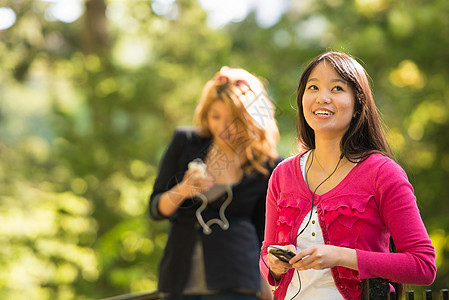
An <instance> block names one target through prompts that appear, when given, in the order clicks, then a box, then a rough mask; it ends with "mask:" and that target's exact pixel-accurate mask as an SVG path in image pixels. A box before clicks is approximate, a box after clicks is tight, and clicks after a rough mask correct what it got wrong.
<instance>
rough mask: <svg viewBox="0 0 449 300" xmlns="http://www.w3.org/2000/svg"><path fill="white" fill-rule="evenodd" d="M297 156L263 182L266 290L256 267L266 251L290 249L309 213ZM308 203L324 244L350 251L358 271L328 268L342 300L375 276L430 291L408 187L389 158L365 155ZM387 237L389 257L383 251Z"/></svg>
mask: <svg viewBox="0 0 449 300" xmlns="http://www.w3.org/2000/svg"><path fill="white" fill-rule="evenodd" d="M301 155H302V154H299V155H296V156H293V157H290V158H288V159H286V160H284V161H283V162H282V163H280V164H279V165H278V166H277V168H276V169H275V170H274V172H273V174H272V176H271V178H270V183H269V187H268V194H267V210H266V224H265V240H264V242H263V245H262V249H263V255H262V257H261V260H260V263H259V265H260V269H261V272H262V275H263V276H264V277H265V278H267V279H268V280H269V282H270V283H271V284H272V285H274V280H273V278H272V277H271V275H270V274H269V270H268V268H267V267H266V265H265V263H264V261H265V262H266V261H267V257H266V255H267V249H266V246H269V245H274V244H278V245H288V244H292V242H293V239H294V238H295V236H296V234H297V233H298V229H299V228H298V227H299V226H300V224H301V222H302V220H303V219H304V217H305V216H306V215H307V214H308V213H309V211H310V209H311V196H310V192H309V190H308V188H307V185H306V183H305V181H304V178H303V174H302V172H301V169H300V163H299V161H300V157H301ZM314 205H316V206H317V211H318V217H319V223H320V227H321V230H322V232H323V237H324V242H325V243H326V244H330V245H335V246H342V247H349V248H354V249H356V251H357V260H358V268H359V270H358V271H355V270H351V269H348V268H344V267H334V268H332V269H331V271H332V276H333V278H334V281H335V284H336V286H337V288H338V290H339V291H340V293H341V294H342V295H343V297H344V298H345V299H360V282H361V279H365V278H375V277H381V278H387V279H390V280H392V281H395V282H399V283H404V284H416V285H430V284H431V283H432V282H433V280H434V279H435V274H436V266H435V249H434V247H433V246H432V242H431V240H430V239H429V236H428V234H427V231H426V228H425V227H424V224H423V222H422V219H421V216H420V214H419V210H418V207H417V205H416V198H415V196H414V193H413V188H412V186H411V184H410V183H409V181H408V179H407V175H406V174H405V172H404V171H403V170H402V168H401V167H400V166H399V165H398V164H397V163H395V162H394V161H393V160H391V159H390V158H387V157H385V156H383V155H380V154H372V155H371V156H369V157H368V158H367V159H366V160H365V161H364V162H362V163H359V164H357V165H356V166H355V167H354V168H353V169H352V170H351V171H350V172H349V174H348V175H347V176H346V177H345V178H344V179H343V180H342V181H341V182H340V183H339V184H338V185H337V186H336V187H335V188H333V189H332V190H330V191H329V192H327V193H325V194H323V195H315V200H314ZM390 233H391V236H392V237H393V240H394V242H395V245H396V249H397V253H390V252H389V247H388V245H389V237H390ZM262 260H264V261H262ZM293 272H294V269H290V270H289V271H288V272H287V273H286V274H285V275H284V276H283V277H282V279H281V280H280V282H278V283H277V284H278V289H277V291H276V299H284V297H285V294H286V291H287V287H288V285H289V284H290V281H291V279H292V277H293Z"/></svg>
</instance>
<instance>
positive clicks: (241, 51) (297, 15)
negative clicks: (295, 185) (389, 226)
mask: <svg viewBox="0 0 449 300" xmlns="http://www.w3.org/2000/svg"><path fill="white" fill-rule="evenodd" d="M83 3H84V8H83V9H84V14H83V15H82V17H81V18H80V19H78V20H77V21H75V22H73V23H63V22H58V21H55V20H54V19H52V18H51V16H50V14H49V8H50V7H51V5H54V3H52V2H48V1H31V0H21V1H13V2H6V4H5V3H4V2H2V1H1V0H0V6H8V7H11V8H12V9H13V10H14V11H15V13H16V16H17V20H16V23H15V25H14V26H12V27H11V28H9V29H6V30H3V31H0V41H1V43H0V65H1V66H2V72H0V101H1V102H0V153H1V157H2V159H1V160H0V184H1V186H0V190H1V192H0V221H1V222H0V223H1V224H2V225H1V226H0V294H1V295H2V296H4V297H6V298H12V299H75V298H76V299H98V298H101V297H107V296H112V295H117V294H122V293H127V292H137V291H143V290H147V291H151V290H154V289H155V288H156V281H157V265H158V262H159V258H160V256H161V251H162V249H163V247H164V245H165V239H166V233H165V230H166V223H164V222H159V223H155V222H152V221H151V220H149V218H148V216H147V197H148V195H149V193H150V192H151V186H152V183H153V180H154V177H155V173H156V170H157V165H158V161H159V159H160V157H161V154H162V153H163V151H164V149H165V147H166V145H167V143H168V140H169V138H170V136H171V135H172V132H173V130H174V128H175V127H176V126H179V125H189V124H191V116H192V114H193V110H194V107H195V105H196V102H197V100H198V98H199V95H200V93H201V89H202V86H203V84H204V83H205V82H206V80H207V79H208V78H210V77H211V76H212V75H213V74H214V73H215V72H217V71H218V70H219V68H220V67H221V66H222V65H230V66H239V67H243V68H246V69H248V70H250V71H252V72H254V73H255V74H257V75H260V76H262V77H264V78H265V79H266V81H267V83H268V84H269V85H268V86H269V94H270V96H271V97H272V98H273V99H274V100H275V103H276V106H277V112H278V113H277V117H278V122H279V127H280V130H281V135H282V138H281V142H280V144H279V150H280V152H281V154H282V155H284V156H288V155H290V154H291V153H294V152H295V151H297V150H296V145H295V107H296V95H295V92H296V85H297V82H298V79H299V76H300V74H301V71H302V69H303V67H305V65H306V64H307V62H308V61H309V60H310V59H311V58H312V57H314V56H315V55H316V54H317V53H319V52H322V51H324V50H326V49H335V50H343V51H347V52H349V53H351V54H353V55H355V56H356V57H360V58H361V59H362V60H363V62H364V64H365V65H366V68H367V70H368V72H369V73H370V75H371V77H372V79H373V86H374V92H375V99H376V101H377V103H378V105H379V107H380V109H381V111H382V112H383V116H384V118H385V121H386V123H387V125H388V133H389V139H390V141H391V143H392V145H393V148H394V151H395V154H396V155H397V158H398V160H399V162H400V163H401V164H402V165H403V166H404V168H405V169H406V171H407V173H408V175H409V177H410V180H411V181H412V183H413V185H414V187H415V192H416V195H417V198H418V201H419V205H420V208H421V212H422V216H423V218H424V220H425V223H426V224H427V226H428V229H429V232H430V234H431V238H432V240H433V243H434V245H435V246H436V249H437V253H438V258H437V263H438V268H439V271H438V274H437V279H436V281H435V283H434V285H433V286H432V287H431V288H433V289H434V290H437V289H440V288H443V287H446V288H447V287H448V286H447V283H448V282H449V262H448V260H447V257H448V255H449V253H448V251H449V238H448V234H447V231H448V229H449V221H448V220H447V217H446V216H447V214H448V211H449V204H448V203H449V202H447V201H445V200H446V199H448V198H449V192H448V190H447V189H446V188H445V183H446V182H447V179H446V178H447V175H448V172H449V153H448V151H447V149H448V147H449V146H448V145H447V143H448V142H447V139H445V138H444V137H445V136H446V132H447V130H448V126H449V120H448V117H447V115H448V114H447V112H448V105H449V102H448V100H447V99H449V97H448V96H449V95H448V92H447V89H446V85H447V83H448V79H449V74H448V66H447V64H448V63H447V62H448V61H449V60H448V57H447V56H448V53H447V50H446V49H447V46H448V43H449V34H448V30H449V26H448V25H449V24H448V22H449V21H448V19H447V18H446V17H445V16H446V15H447V13H448V10H449V2H447V1H445V0H436V1H434V2H432V4H428V3H423V2H422V1H412V2H410V1H408V2H404V1H396V2H390V1H385V0H375V1H361V0H355V1H349V0H319V1H292V2H291V4H290V10H289V11H288V12H287V13H286V14H285V15H284V16H283V17H282V18H281V19H280V21H279V22H278V23H277V24H275V25H273V26H271V27H269V28H261V27H259V25H258V24H257V22H256V16H255V14H254V13H252V14H250V15H249V16H248V17H247V18H246V19H245V20H243V21H242V22H240V23H230V24H228V25H227V26H226V27H224V28H221V29H211V28H210V27H208V26H207V25H206V17H207V15H206V13H205V12H204V11H203V9H202V8H201V6H200V5H199V4H198V3H197V2H196V1H194V0H184V1H157V0H154V1H151V2H149V1H143V0H137V1H130V2H129V1H119V0H109V1H106V2H104V1H103V0H86V1H84V2H83ZM435 41H438V42H437V43H436V42H435ZM24 287H26V288H24ZM412 288H415V289H417V291H418V290H420V289H421V290H422V288H418V287H412Z"/></svg>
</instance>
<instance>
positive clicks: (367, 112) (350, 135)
mask: <svg viewBox="0 0 449 300" xmlns="http://www.w3.org/2000/svg"><path fill="white" fill-rule="evenodd" d="M321 61H326V62H328V63H329V64H330V65H331V66H332V67H333V68H334V69H335V71H336V72H337V73H338V75H340V77H341V78H343V79H344V80H345V81H346V82H348V84H350V85H351V86H352V88H353V89H354V93H355V107H354V111H355V114H354V117H353V118H352V120H351V123H350V125H349V128H348V130H347V131H346V133H345V134H344V135H343V138H342V139H341V144H340V147H341V151H342V153H344V155H345V156H346V158H347V159H348V160H350V161H353V162H355V161H356V160H362V161H363V160H364V159H366V158H367V157H368V156H369V155H370V154H372V153H381V154H383V155H385V156H388V157H390V158H393V154H392V153H391V149H390V146H389V144H388V141H387V139H386V137H385V131H384V129H383V124H382V120H381V118H380V114H379V112H378V110H377V107H376V104H375V103H374V98H373V95H372V91H371V86H370V82H369V76H368V74H367V72H366V71H365V69H364V68H363V67H362V66H361V65H360V64H359V63H358V62H357V61H356V60H355V59H354V58H353V57H351V56H350V55H348V54H345V53H340V52H334V51H331V52H325V53H323V54H320V55H318V56H317V57H315V58H314V59H313V61H312V62H311V63H310V64H309V65H308V66H307V67H306V68H305V70H304V72H303V73H302V75H301V79H300V80H299V85H298V93H297V97H296V103H297V105H298V113H297V135H298V140H299V142H300V144H301V146H302V147H303V148H304V150H310V149H314V148H315V132H314V131H313V129H312V128H311V127H310V126H309V124H307V121H306V120H305V118H304V113H303V107H302V97H303V95H304V91H305V88H306V84H307V80H308V78H309V75H310V73H311V72H312V70H313V69H314V68H315V67H316V66H317V65H318V64H319V63H320V62H321Z"/></svg>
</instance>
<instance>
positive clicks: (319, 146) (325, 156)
mask: <svg viewBox="0 0 449 300" xmlns="http://www.w3.org/2000/svg"><path fill="white" fill-rule="evenodd" d="M314 152H315V153H314V155H315V157H317V158H318V160H319V161H320V163H321V164H323V166H325V167H326V166H335V165H336V164H337V163H338V161H339V160H341V159H342V157H341V155H342V152H341V149H340V139H326V140H319V139H316V140H315V150H314Z"/></svg>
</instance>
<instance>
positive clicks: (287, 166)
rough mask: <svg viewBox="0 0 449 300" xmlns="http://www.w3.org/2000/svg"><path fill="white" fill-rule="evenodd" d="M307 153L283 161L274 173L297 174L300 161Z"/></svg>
mask: <svg viewBox="0 0 449 300" xmlns="http://www.w3.org/2000/svg"><path fill="white" fill-rule="evenodd" d="M305 153H307V152H303V153H299V154H294V155H292V156H289V157H287V158H284V159H282V160H281V161H280V162H279V163H278V164H277V166H276V168H275V169H274V171H273V172H276V173H292V172H296V171H297V170H298V168H299V167H300V164H299V163H300V159H301V156H303V155H304V154H305Z"/></svg>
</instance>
